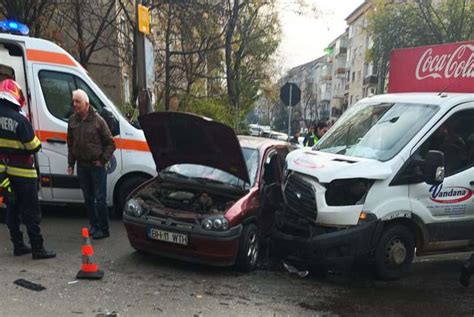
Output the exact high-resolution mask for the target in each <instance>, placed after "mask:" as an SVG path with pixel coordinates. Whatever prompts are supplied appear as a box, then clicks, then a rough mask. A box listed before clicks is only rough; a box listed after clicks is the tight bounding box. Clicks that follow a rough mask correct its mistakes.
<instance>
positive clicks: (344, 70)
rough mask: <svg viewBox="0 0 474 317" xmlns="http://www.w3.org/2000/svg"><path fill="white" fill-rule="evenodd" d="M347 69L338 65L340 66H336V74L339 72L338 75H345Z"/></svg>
mask: <svg viewBox="0 0 474 317" xmlns="http://www.w3.org/2000/svg"><path fill="white" fill-rule="evenodd" d="M346 70H347V69H346V68H345V67H338V68H336V74H338V75H340V74H342V75H345V74H346Z"/></svg>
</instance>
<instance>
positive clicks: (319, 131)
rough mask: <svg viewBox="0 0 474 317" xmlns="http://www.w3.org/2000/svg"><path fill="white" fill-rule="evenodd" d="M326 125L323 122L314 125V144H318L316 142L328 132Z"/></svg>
mask: <svg viewBox="0 0 474 317" xmlns="http://www.w3.org/2000/svg"><path fill="white" fill-rule="evenodd" d="M328 129H329V127H328V124H327V123H326V122H323V121H319V122H318V124H317V125H316V128H315V131H316V139H315V142H314V144H316V143H318V141H319V140H320V139H321V138H322V137H323V136H324V135H325V134H326V132H328Z"/></svg>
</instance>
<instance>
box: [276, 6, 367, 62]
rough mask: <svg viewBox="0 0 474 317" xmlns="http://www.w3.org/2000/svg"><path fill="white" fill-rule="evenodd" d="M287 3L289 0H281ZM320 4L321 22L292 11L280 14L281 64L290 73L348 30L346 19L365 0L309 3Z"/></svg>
mask: <svg viewBox="0 0 474 317" xmlns="http://www.w3.org/2000/svg"><path fill="white" fill-rule="evenodd" d="M281 1H287V0H281ZM307 1H309V2H314V3H316V4H317V6H318V8H320V10H321V11H322V16H321V17H319V18H318V19H315V18H311V17H308V16H299V15H297V14H295V13H292V12H291V11H288V10H284V11H283V12H281V15H280V18H281V24H282V32H283V34H282V42H281V44H280V47H279V51H278V53H279V54H278V55H279V61H281V62H282V63H283V67H284V69H282V71H287V70H288V69H290V68H291V67H294V66H298V65H301V64H304V63H306V62H309V61H311V60H313V59H316V58H318V57H320V56H321V55H323V54H324V49H325V48H326V47H327V45H328V44H329V43H331V42H332V41H333V40H334V39H335V38H336V37H337V36H339V35H340V34H342V33H343V32H344V31H345V29H346V28H347V25H346V21H345V18H346V17H347V16H348V15H349V14H350V13H351V12H352V11H354V9H356V8H357V7H358V6H359V5H360V4H361V3H362V2H363V0H307Z"/></svg>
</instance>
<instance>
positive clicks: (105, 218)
mask: <svg viewBox="0 0 474 317" xmlns="http://www.w3.org/2000/svg"><path fill="white" fill-rule="evenodd" d="M77 176H78V178H79V183H80V185H81V189H82V193H83V194H84V200H85V203H86V208H87V211H88V213H89V222H90V226H91V229H92V230H94V231H102V232H103V233H104V234H108V233H109V211H108V208H107V201H106V197H107V172H106V170H105V167H97V166H95V165H93V164H84V163H80V162H79V163H78V164H77Z"/></svg>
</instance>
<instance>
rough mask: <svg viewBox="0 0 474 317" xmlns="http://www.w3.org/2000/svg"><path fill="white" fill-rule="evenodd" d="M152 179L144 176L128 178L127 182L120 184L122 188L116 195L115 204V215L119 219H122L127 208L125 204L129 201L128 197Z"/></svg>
mask: <svg viewBox="0 0 474 317" xmlns="http://www.w3.org/2000/svg"><path fill="white" fill-rule="evenodd" d="M148 179H150V177H147V176H144V175H135V176H132V177H129V178H127V179H126V180H125V181H123V182H122V184H120V187H119V188H118V190H117V191H116V193H115V200H114V202H115V204H114V213H115V216H116V217H118V218H122V213H123V207H125V202H126V201H127V197H128V195H129V194H130V193H131V192H132V190H134V189H135V188H137V187H138V186H139V185H141V184H142V183H143V182H145V181H147V180H148Z"/></svg>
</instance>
